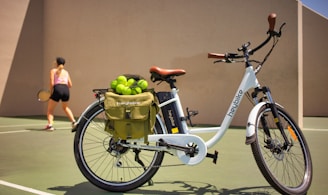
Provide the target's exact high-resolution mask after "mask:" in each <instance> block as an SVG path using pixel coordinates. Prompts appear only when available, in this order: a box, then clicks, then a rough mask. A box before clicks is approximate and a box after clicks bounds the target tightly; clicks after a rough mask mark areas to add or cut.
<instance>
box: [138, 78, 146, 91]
mask: <svg viewBox="0 0 328 195" xmlns="http://www.w3.org/2000/svg"><path fill="white" fill-rule="evenodd" d="M138 86H139V87H140V88H141V89H142V90H145V89H147V87H148V82H147V81H146V80H144V79H141V80H139V81H138Z"/></svg>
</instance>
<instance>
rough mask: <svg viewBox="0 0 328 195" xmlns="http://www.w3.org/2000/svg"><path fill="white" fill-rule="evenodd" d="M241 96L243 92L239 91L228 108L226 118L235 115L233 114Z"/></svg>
mask: <svg viewBox="0 0 328 195" xmlns="http://www.w3.org/2000/svg"><path fill="white" fill-rule="evenodd" d="M242 95H243V90H239V91H238V94H237V95H236V97H235V99H234V100H233V102H232V106H231V108H230V111H229V113H228V116H230V117H232V116H233V115H234V114H235V112H236V110H237V108H238V106H239V103H240V100H241V97H242Z"/></svg>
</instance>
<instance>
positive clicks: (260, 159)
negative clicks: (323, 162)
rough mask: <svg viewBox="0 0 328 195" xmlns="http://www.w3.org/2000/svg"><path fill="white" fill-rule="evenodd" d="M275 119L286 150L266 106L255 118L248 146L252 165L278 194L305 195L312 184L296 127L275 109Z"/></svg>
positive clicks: (309, 165)
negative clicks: (276, 114) (250, 150)
mask: <svg viewBox="0 0 328 195" xmlns="http://www.w3.org/2000/svg"><path fill="white" fill-rule="evenodd" d="M276 106H277V110H278V114H279V118H280V120H281V123H282V125H283V128H284V132H285V134H286V136H287V138H288V140H289V141H290V142H291V143H292V146H291V147H290V148H286V147H284V143H285V141H284V138H283V135H282V134H281V132H280V130H279V129H278V128H277V127H276V124H275V122H274V117H273V115H272V111H271V108H270V106H269V104H266V105H264V106H263V107H262V108H261V109H260V110H259V112H258V114H257V118H256V141H255V142H253V143H252V144H251V147H252V151H253V155H254V158H255V160H256V163H257V165H258V167H259V169H260V170H261V172H262V174H263V176H264V177H265V179H266V180H267V181H268V182H269V183H270V184H271V186H272V187H274V188H275V189H276V190H277V191H278V192H280V193H282V194H306V192H307V191H308V189H309V187H310V185H311V181H312V161H311V155H310V151H309V148H308V145H307V143H306V140H305V137H304V135H303V134H302V132H301V130H300V128H299V127H298V125H297V124H296V123H295V122H294V120H293V119H292V118H291V117H290V115H289V114H288V113H287V112H286V111H285V110H284V109H283V108H282V107H280V106H279V105H276Z"/></svg>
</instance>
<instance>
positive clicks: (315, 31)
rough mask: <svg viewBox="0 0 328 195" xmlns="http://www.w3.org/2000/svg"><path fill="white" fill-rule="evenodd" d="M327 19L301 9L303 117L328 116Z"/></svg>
mask: <svg viewBox="0 0 328 195" xmlns="http://www.w3.org/2000/svg"><path fill="white" fill-rule="evenodd" d="M327 35H328V19H327V18H324V17H322V16H320V15H318V14H317V13H315V12H313V11H312V10H310V9H308V8H306V7H304V8H303V44H304V45H303V51H304V55H303V59H304V60H303V62H304V91H303V92H304V101H303V104H304V116H328V103H327V95H328V86H327V85H328V76H327V74H328V62H327V60H326V58H327V44H328V38H327Z"/></svg>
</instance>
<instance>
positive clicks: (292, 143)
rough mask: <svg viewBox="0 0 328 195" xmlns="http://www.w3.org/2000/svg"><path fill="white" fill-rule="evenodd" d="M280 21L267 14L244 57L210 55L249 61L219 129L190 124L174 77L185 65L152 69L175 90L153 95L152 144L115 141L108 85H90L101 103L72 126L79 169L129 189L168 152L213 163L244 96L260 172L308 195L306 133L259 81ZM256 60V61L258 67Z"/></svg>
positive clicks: (107, 185) (284, 189)
mask: <svg viewBox="0 0 328 195" xmlns="http://www.w3.org/2000/svg"><path fill="white" fill-rule="evenodd" d="M275 19H276V15H275V14H270V15H269V17H268V21H269V31H268V37H267V39H266V40H265V41H264V42H263V43H262V44H260V45H259V46H258V47H256V48H254V49H249V46H250V43H246V44H243V45H242V47H241V48H239V49H238V51H239V52H240V53H241V54H240V55H239V54H235V53H226V54H217V53H209V54H208V57H209V58H217V59H219V60H218V61H215V62H225V63H232V62H243V63H245V74H244V77H243V79H242V81H241V83H240V86H239V87H238V89H237V92H236V94H235V96H234V97H233V100H232V102H231V105H230V107H229V109H228V111H227V113H226V115H225V117H224V119H223V121H222V123H221V126H219V127H202V128H198V127H192V128H191V127H190V125H191V126H192V123H191V120H190V118H191V117H192V116H193V115H196V114H197V112H196V111H189V110H188V109H187V116H185V114H184V111H183V108H182V105H181V102H180V98H179V96H178V89H177V87H176V85H175V83H176V77H178V76H181V75H184V74H185V73H186V72H185V70H182V69H162V68H159V67H155V66H154V67H151V68H150V73H151V80H152V81H153V82H166V83H168V84H169V85H170V88H171V91H164V92H156V95H157V98H158V100H159V106H160V108H161V112H160V114H158V115H157V116H156V124H155V127H154V134H151V135H148V142H149V143H147V144H145V143H144V140H143V139H133V140H132V139H127V140H119V141H114V139H112V135H111V134H109V133H108V132H106V131H104V129H105V124H106V120H107V118H106V116H105V110H104V93H105V92H107V89H95V90H93V91H94V92H95V93H96V97H97V101H95V102H94V103H92V104H91V105H90V106H89V107H88V108H86V110H85V111H84V112H83V113H82V114H81V116H80V118H79V120H78V125H77V126H76V128H75V129H73V131H76V134H75V138H74V154H75V159H76V162H77V165H78V167H79V169H80V171H81V172H82V174H83V175H84V176H85V177H86V178H87V179H88V180H89V181H90V182H91V183H92V184H94V185H96V186H98V187H99V188H102V189H104V190H108V191H114V192H124V191H129V190H133V189H135V188H138V187H140V186H142V185H143V184H145V183H147V182H148V183H149V184H152V180H151V178H152V177H153V176H154V175H155V174H156V172H157V170H158V169H159V168H160V167H161V166H162V160H163V158H164V154H165V153H169V154H171V155H175V156H176V157H177V158H179V159H180V160H181V162H182V163H183V164H186V165H196V164H199V163H201V162H202V161H203V160H204V159H205V158H206V157H208V158H212V159H213V162H214V163H216V161H217V156H218V153H217V152H216V151H215V152H214V153H212V154H211V153H208V149H210V148H212V147H213V146H214V145H215V144H216V143H218V141H219V140H220V139H221V138H222V137H223V136H224V134H225V132H226V131H227V130H228V128H229V126H230V124H231V121H232V119H233V118H234V116H235V114H236V112H237V109H238V107H239V105H240V102H241V100H242V98H243V97H244V96H247V97H249V99H250V100H251V101H252V102H253V104H254V107H253V109H252V110H251V112H250V114H249V117H248V123H247V126H246V144H250V145H251V148H252V152H253V156H254V158H255V161H256V163H257V165H258V167H259V169H260V170H261V172H262V174H263V176H264V177H265V178H266V180H267V181H268V183H270V185H271V186H272V187H274V188H275V189H276V190H277V191H278V192H280V193H282V194H306V192H307V191H308V189H309V187H310V185H311V181H312V161H311V155H310V151H309V148H308V145H307V143H306V140H305V137H304V136H303V134H302V131H301V130H300V128H299V127H298V125H297V124H296V123H295V121H294V120H293V119H292V117H291V116H290V115H289V114H288V113H287V112H286V111H285V109H284V108H283V107H282V106H281V105H279V104H277V103H276V102H275V101H274V100H273V98H272V96H271V92H270V89H269V88H268V87H266V86H261V85H260V83H259V81H258V80H257V78H256V74H257V73H259V71H260V70H261V68H262V67H263V64H264V62H265V61H266V60H267V58H268V56H269V55H270V54H271V52H272V50H273V48H274V47H275V45H276V44H277V42H278V40H279V37H280V36H281V34H282V33H281V29H282V27H283V26H284V25H285V23H284V24H282V25H281V27H280V29H279V31H278V32H276V31H274V26H275ZM270 40H273V46H272V48H271V50H270V51H269V52H268V54H267V55H266V56H265V57H264V59H263V60H262V61H261V62H259V61H255V60H250V59H249V58H250V56H251V55H252V54H254V53H255V52H256V51H257V50H259V49H260V48H262V47H263V46H264V45H266V44H267V43H268V42H270ZM238 59H239V60H238ZM252 63H253V64H254V63H256V64H258V66H256V67H255V68H254V67H253V65H252ZM250 89H254V90H253V92H252V93H251V94H249V93H248V91H249V90H250ZM188 122H190V125H188ZM207 132H216V133H215V134H214V136H213V137H212V138H210V139H209V140H207V141H204V140H203V139H202V138H201V137H199V136H197V135H196V134H198V133H207Z"/></svg>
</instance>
